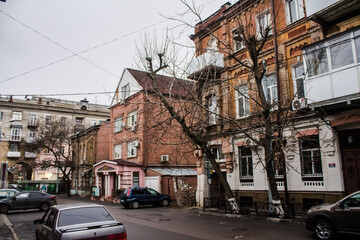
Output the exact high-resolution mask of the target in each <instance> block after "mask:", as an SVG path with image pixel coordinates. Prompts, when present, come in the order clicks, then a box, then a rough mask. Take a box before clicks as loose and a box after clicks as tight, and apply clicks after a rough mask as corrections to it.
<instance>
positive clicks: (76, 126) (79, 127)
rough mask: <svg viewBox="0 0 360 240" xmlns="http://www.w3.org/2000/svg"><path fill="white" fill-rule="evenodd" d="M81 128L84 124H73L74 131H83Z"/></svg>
mask: <svg viewBox="0 0 360 240" xmlns="http://www.w3.org/2000/svg"><path fill="white" fill-rule="evenodd" d="M83 130H85V126H84V125H75V126H74V131H75V132H81V131H83Z"/></svg>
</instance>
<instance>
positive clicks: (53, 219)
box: [34, 204, 127, 240]
mask: <svg viewBox="0 0 360 240" xmlns="http://www.w3.org/2000/svg"><path fill="white" fill-rule="evenodd" d="M34 224H38V226H37V228H36V231H35V235H36V239H37V240H45V239H52V240H55V239H56V240H58V239H62V240H66V239H118V240H126V239H127V234H126V230H125V227H124V226H123V224H122V223H119V222H118V221H116V219H115V218H114V217H113V216H112V215H111V213H110V212H109V211H108V210H107V209H106V208H105V207H104V206H102V205H98V204H69V205H68V204H64V205H55V206H52V207H51V208H50V209H49V210H48V211H47V212H46V213H45V215H44V216H43V218H42V219H38V220H35V221H34Z"/></svg>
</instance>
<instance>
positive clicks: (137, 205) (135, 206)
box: [131, 201, 140, 209]
mask: <svg viewBox="0 0 360 240" xmlns="http://www.w3.org/2000/svg"><path fill="white" fill-rule="evenodd" d="M139 205H140V204H139V202H137V201H134V202H132V203H131V208H134V209H136V208H138V207H139Z"/></svg>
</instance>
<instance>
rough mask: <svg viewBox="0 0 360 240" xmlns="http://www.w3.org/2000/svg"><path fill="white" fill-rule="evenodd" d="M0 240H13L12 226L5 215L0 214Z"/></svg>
mask: <svg viewBox="0 0 360 240" xmlns="http://www.w3.org/2000/svg"><path fill="white" fill-rule="evenodd" d="M0 239H4V240H15V239H17V237H16V235H15V238H14V236H13V232H12V224H11V223H10V221H9V219H8V217H7V216H6V214H0Z"/></svg>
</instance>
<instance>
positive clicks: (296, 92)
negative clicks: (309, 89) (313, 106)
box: [291, 62, 306, 98]
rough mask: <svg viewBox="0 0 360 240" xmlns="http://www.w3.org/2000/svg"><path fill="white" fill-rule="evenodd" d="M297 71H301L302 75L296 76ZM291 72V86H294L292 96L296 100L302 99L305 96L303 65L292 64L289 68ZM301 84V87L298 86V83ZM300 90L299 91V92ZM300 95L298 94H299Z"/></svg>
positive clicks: (300, 63)
mask: <svg viewBox="0 0 360 240" xmlns="http://www.w3.org/2000/svg"><path fill="white" fill-rule="evenodd" d="M297 69H300V70H302V75H298V71H297ZM291 71H292V79H293V86H294V96H296V97H297V98H304V97H305V96H306V94H305V69H304V63H303V62H299V63H297V64H294V65H293V66H292V67H291ZM299 82H302V83H301V84H302V86H298V83H299ZM299 88H301V90H299ZM299 93H300V94H299Z"/></svg>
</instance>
